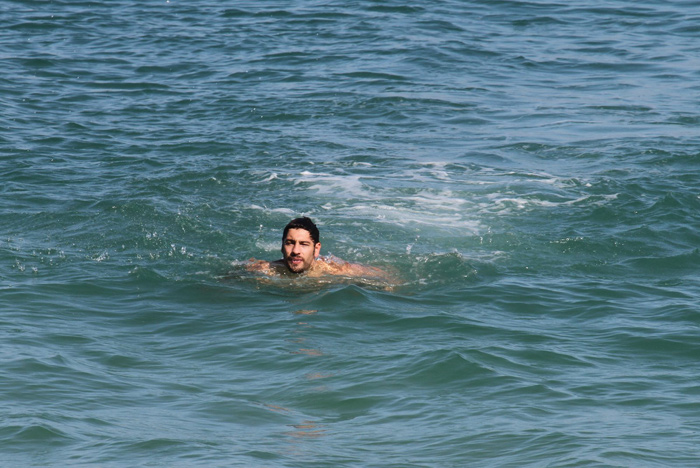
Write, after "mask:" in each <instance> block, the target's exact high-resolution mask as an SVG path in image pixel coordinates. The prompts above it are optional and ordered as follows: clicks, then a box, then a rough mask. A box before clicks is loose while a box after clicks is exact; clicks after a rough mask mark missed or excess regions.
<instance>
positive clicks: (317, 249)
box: [314, 242, 321, 257]
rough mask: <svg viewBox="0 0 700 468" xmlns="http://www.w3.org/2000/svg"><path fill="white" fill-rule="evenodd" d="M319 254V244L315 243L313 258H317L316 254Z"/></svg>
mask: <svg viewBox="0 0 700 468" xmlns="http://www.w3.org/2000/svg"><path fill="white" fill-rule="evenodd" d="M320 252H321V243H320V242H316V245H314V257H318V254H319V253H320Z"/></svg>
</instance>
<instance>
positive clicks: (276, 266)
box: [246, 217, 389, 280]
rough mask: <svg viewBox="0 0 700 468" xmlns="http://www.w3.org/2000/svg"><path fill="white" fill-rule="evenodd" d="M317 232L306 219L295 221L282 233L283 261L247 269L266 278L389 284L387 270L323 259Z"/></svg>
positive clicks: (254, 263)
mask: <svg viewBox="0 0 700 468" xmlns="http://www.w3.org/2000/svg"><path fill="white" fill-rule="evenodd" d="M320 252H321V241H320V236H319V232H318V228H317V227H316V225H315V224H314V223H313V221H311V219H309V218H307V217H303V218H296V219H293V220H292V221H290V222H289V224H287V225H286V226H285V227H284V231H283V232H282V258H281V259H279V260H275V261H274V262H267V261H265V260H255V259H251V260H250V262H249V263H248V265H247V266H246V268H247V269H248V270H249V271H257V272H260V273H263V274H265V275H280V274H289V273H291V274H302V273H303V274H306V275H307V276H323V275H342V276H363V277H374V278H381V279H385V280H388V279H389V275H388V274H387V272H385V271H384V270H381V269H379V268H375V267H368V266H364V265H359V264H357V263H349V262H346V261H344V260H341V259H339V258H336V257H332V256H331V257H320V256H319V254H320Z"/></svg>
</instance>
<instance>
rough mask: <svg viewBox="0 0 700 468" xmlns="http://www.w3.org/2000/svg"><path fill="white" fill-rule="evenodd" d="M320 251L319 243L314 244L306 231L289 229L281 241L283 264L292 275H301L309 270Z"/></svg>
mask: <svg viewBox="0 0 700 468" xmlns="http://www.w3.org/2000/svg"><path fill="white" fill-rule="evenodd" d="M320 251H321V243H320V242H318V243H316V244H314V240H313V239H312V238H311V234H310V233H309V231H307V230H306V229H290V230H289V231H287V236H286V237H285V238H284V240H283V241H282V255H283V256H284V264H285V265H287V268H289V271H292V272H294V273H302V272H304V271H306V270H308V269H309V268H311V265H313V263H314V259H315V258H316V257H317V256H318V253H319V252H320Z"/></svg>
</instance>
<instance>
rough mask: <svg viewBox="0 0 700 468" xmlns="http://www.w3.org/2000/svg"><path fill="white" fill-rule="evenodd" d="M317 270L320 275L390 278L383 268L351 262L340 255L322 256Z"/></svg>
mask: <svg viewBox="0 0 700 468" xmlns="http://www.w3.org/2000/svg"><path fill="white" fill-rule="evenodd" d="M314 270H316V272H317V273H318V274H319V275H322V274H329V275H342V276H360V277H369V278H382V279H389V277H390V275H389V274H388V273H387V272H386V271H384V270H382V269H381V268H377V267H372V266H367V265H361V264H359V263H350V262H347V261H345V260H342V259H340V258H338V257H333V256H331V257H322V258H319V259H318V260H317V262H316V263H315V268H314Z"/></svg>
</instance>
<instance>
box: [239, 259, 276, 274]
mask: <svg viewBox="0 0 700 468" xmlns="http://www.w3.org/2000/svg"><path fill="white" fill-rule="evenodd" d="M245 269H246V270H248V271H253V272H257V273H262V274H264V275H271V274H272V273H273V265H272V262H268V261H267V260H257V259H255V258H251V259H250V260H248V262H247V263H246V264H245Z"/></svg>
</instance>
